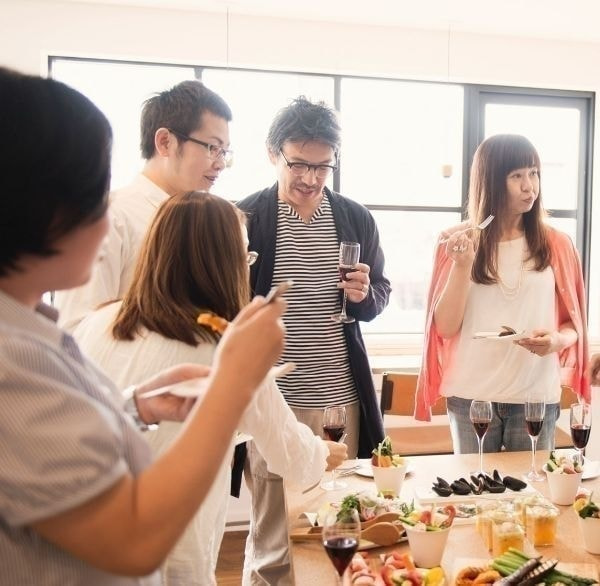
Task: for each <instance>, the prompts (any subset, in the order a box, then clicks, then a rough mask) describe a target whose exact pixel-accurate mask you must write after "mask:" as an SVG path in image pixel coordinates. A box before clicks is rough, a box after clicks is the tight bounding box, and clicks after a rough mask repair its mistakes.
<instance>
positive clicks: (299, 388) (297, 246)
mask: <svg viewBox="0 0 600 586" xmlns="http://www.w3.org/2000/svg"><path fill="white" fill-rule="evenodd" d="M278 205H279V208H278V218H277V250H276V252H275V267H274V271H273V285H275V284H277V283H280V282H281V281H284V280H286V279H293V281H294V286H293V287H292V288H291V289H290V291H289V292H288V293H286V299H287V302H288V310H287V312H286V313H285V315H284V322H285V326H286V330H287V335H286V346H285V350H284V352H283V355H282V361H284V362H287V361H290V362H295V363H296V365H297V366H298V368H297V369H296V370H295V371H294V372H293V373H292V374H290V375H288V376H286V377H284V378H282V379H280V380H278V381H277V384H278V385H279V388H280V389H281V392H282V393H283V396H284V397H285V399H286V401H287V402H288V404H289V405H290V406H292V407H299V408H305V409H320V408H324V407H326V406H328V405H348V404H351V403H355V402H357V401H358V395H357V392H356V388H355V386H354V379H353V377H352V373H351V371H350V363H349V359H348V349H347V346H346V340H345V337H344V331H343V328H344V325H343V324H340V323H336V322H334V321H332V320H331V315H333V314H334V313H339V312H340V311H341V303H340V292H339V289H338V288H337V283H338V281H339V271H338V257H339V243H338V239H337V234H336V230H335V224H334V221H333V214H332V213H331V207H330V204H329V199H328V198H327V195H326V194H325V193H324V194H323V200H322V202H321V205H320V206H319V208H318V209H317V210H316V211H315V213H314V215H313V217H312V218H311V220H310V222H309V223H306V222H304V221H303V220H302V218H301V217H300V216H299V215H298V213H297V212H296V211H295V210H294V209H293V208H292V207H291V206H290V205H289V204H287V203H285V202H283V201H281V200H279V204H278Z"/></svg>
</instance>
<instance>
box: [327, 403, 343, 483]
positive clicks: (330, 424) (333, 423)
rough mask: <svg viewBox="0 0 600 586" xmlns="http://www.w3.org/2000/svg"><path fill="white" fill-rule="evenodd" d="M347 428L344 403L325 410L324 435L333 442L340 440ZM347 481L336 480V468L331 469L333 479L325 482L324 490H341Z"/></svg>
mask: <svg viewBox="0 0 600 586" xmlns="http://www.w3.org/2000/svg"><path fill="white" fill-rule="evenodd" d="M345 429H346V407H344V405H331V406H329V407H325V410H324V411H323V435H324V436H325V439H328V440H329V441H332V442H337V441H339V440H340V439H341V438H342V436H343V434H344V430H345ZM346 486H347V485H346V483H345V482H341V481H339V480H336V478H335V468H334V469H333V470H332V471H331V480H330V481H327V482H323V483H322V484H321V488H322V489H323V490H339V489H340V488H346Z"/></svg>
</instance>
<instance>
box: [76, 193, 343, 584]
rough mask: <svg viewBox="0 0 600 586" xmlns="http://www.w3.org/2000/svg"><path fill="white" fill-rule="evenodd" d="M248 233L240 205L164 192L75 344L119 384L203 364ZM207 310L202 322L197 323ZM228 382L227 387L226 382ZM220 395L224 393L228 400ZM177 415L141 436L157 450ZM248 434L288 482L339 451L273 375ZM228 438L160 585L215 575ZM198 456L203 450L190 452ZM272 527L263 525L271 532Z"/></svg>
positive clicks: (235, 301) (318, 468)
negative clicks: (133, 253) (116, 296)
mask: <svg viewBox="0 0 600 586" xmlns="http://www.w3.org/2000/svg"><path fill="white" fill-rule="evenodd" d="M247 247H248V239H247V234H246V227H245V218H244V215H243V213H242V212H241V211H240V210H238V209H237V208H236V207H235V206H234V205H233V204H232V203H230V202H228V201H227V200H225V199H223V198H221V197H218V196H216V195H211V194H208V193H204V192H203V193H199V192H190V193H187V194H184V195H182V196H173V197H171V198H169V199H168V200H167V201H165V202H164V203H163V204H162V205H161V207H160V208H159V210H158V212H157V214H156V217H155V219H154V221H153V223H152V225H151V227H150V229H149V232H148V234H147V235H146V239H145V242H144V245H143V247H142V250H141V252H140V256H139V258H138V263H137V266H136V270H135V274H134V275H135V276H134V279H133V283H132V285H131V287H130V288H129V290H128V291H127V293H126V295H125V297H124V299H123V300H122V301H118V302H114V303H111V304H109V305H106V306H104V307H102V308H100V309H99V310H97V311H95V312H93V313H92V314H91V315H90V316H88V317H87V318H86V319H84V320H83V322H81V323H80V324H79V326H78V327H77V328H76V330H75V332H74V335H75V337H76V338H77V340H78V341H79V343H80V344H81V346H82V348H83V349H84V350H85V351H86V352H87V353H88V354H89V355H90V356H91V357H92V358H94V359H95V360H96V361H97V362H98V363H99V364H100V365H101V366H102V368H104V369H105V370H106V371H107V372H108V373H109V374H110V375H111V376H113V377H114V379H115V380H116V381H117V382H118V383H120V384H121V385H123V386H126V385H128V384H130V381H132V380H137V379H138V378H139V377H140V376H151V375H152V374H153V373H154V372H156V371H157V370H160V369H162V368H167V367H168V366H170V365H172V364H178V363H180V362H196V363H199V364H210V363H211V362H212V360H213V354H214V351H215V347H216V345H217V343H218V341H219V338H220V337H221V331H219V330H220V327H219V326H220V324H226V323H227V322H228V321H229V320H231V319H232V318H233V317H234V316H235V315H236V314H237V313H238V311H239V310H240V308H241V307H243V306H244V305H245V304H246V303H247V302H248V299H249V296H250V291H249V285H248V283H249V269H248V264H249V261H252V260H253V259H254V258H255V256H254V255H253V254H252V253H249V252H248V249H247ZM201 313H204V314H206V313H208V314H209V315H210V316H212V317H211V319H208V320H206V323H207V324H208V325H201V324H199V323H198V322H197V319H196V318H197V317H198V314H201ZM232 390H233V389H232ZM228 401H229V394H228V393H226V394H224V395H223V402H224V403H225V404H227V402H228ZM179 427H180V424H177V423H168V422H167V423H162V424H160V426H159V427H158V429H157V430H155V431H149V432H147V433H146V436H147V438H148V440H149V442H150V444H151V445H152V447H153V449H154V451H155V453H156V454H161V453H164V452H166V451H168V450H169V446H170V445H171V443H172V441H173V439H174V438H175V437H176V436H177V434H178V433H179ZM238 429H239V430H240V431H242V432H245V433H247V434H250V435H251V436H252V437H253V438H254V442H255V445H256V446H257V448H258V450H259V451H260V452H261V454H262V455H263V456H264V457H265V459H266V461H267V464H268V466H269V469H270V470H271V471H273V472H275V473H276V474H279V475H281V476H283V477H284V478H285V479H286V481H287V482H288V484H292V485H294V484H295V485H297V486H300V487H301V486H308V485H309V484H312V483H314V482H315V481H317V480H318V479H319V478H320V476H321V475H322V474H323V472H324V471H325V469H326V467H327V466H328V464H329V465H330V466H333V467H335V466H337V465H339V464H340V463H341V462H342V460H343V459H344V458H345V457H346V446H345V445H344V444H337V443H334V442H324V441H323V440H321V439H320V438H319V437H317V436H315V435H314V434H313V433H312V431H311V430H310V429H309V428H308V427H307V426H305V425H303V424H301V423H298V421H297V420H296V417H295V416H294V414H293V412H292V410H291V409H290V408H289V407H288V405H287V403H286V402H285V400H284V399H283V396H282V395H281V393H280V392H279V389H278V388H277V385H276V384H275V383H274V382H270V383H267V384H265V385H263V386H262V387H261V389H260V390H259V392H258V394H257V396H256V398H255V400H254V401H253V402H252V404H251V405H250V406H249V407H248V409H247V410H246V412H245V413H244V415H243V417H242V420H241V421H240V424H239V426H238ZM233 447H234V442H233V441H232V442H230V443H229V449H228V452H227V456H226V457H225V458H224V459H223V461H222V464H221V466H220V470H219V474H218V478H217V480H216V481H215V483H214V485H213V487H212V489H211V493H210V494H209V496H208V498H207V499H206V500H205V502H204V503H203V505H202V507H201V508H200V510H199V512H198V514H197V515H196V517H195V518H194V521H193V522H192V523H190V526H189V527H188V529H187V530H186V532H185V534H184V535H183V537H182V539H181V540H180V541H179V543H178V544H177V546H176V547H175V548H174V550H173V551H172V552H171V554H170V555H169V557H168V558H167V560H166V563H165V564H164V566H163V568H162V574H163V583H164V584H168V585H169V586H196V585H197V586H207V585H209V584H214V583H215V581H214V580H215V576H214V572H215V567H216V563H217V555H218V551H219V546H220V544H221V539H222V536H223V531H224V529H225V517H226V513H227V503H228V499H229V486H230V477H231V468H230V460H231V455H232V452H233ZM197 457H198V458H202V457H203V455H202V454H201V453H198V455H197ZM279 530H280V528H277V527H272V528H269V533H276V532H277V531H279Z"/></svg>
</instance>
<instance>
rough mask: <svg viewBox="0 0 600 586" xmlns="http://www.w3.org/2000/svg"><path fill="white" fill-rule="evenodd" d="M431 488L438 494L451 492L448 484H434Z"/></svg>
mask: <svg viewBox="0 0 600 586" xmlns="http://www.w3.org/2000/svg"><path fill="white" fill-rule="evenodd" d="M432 488H433V490H434V492H435V493H436V494H439V495H440V496H450V495H451V494H452V489H451V488H450V486H448V488H446V487H445V486H441V485H440V484H434V485H433V486H432Z"/></svg>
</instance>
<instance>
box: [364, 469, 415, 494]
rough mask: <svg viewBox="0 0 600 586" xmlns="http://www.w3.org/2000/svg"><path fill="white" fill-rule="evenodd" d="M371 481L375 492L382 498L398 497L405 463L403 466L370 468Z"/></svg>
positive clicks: (402, 481)
mask: <svg viewBox="0 0 600 586" xmlns="http://www.w3.org/2000/svg"><path fill="white" fill-rule="evenodd" d="M372 467H373V479H374V480H375V486H376V487H377V492H379V493H381V494H382V495H383V496H390V497H397V496H400V490H401V489H402V484H403V483H404V477H405V476H406V468H407V465H406V462H405V463H404V465H403V466H385V467H384V466H372Z"/></svg>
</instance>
